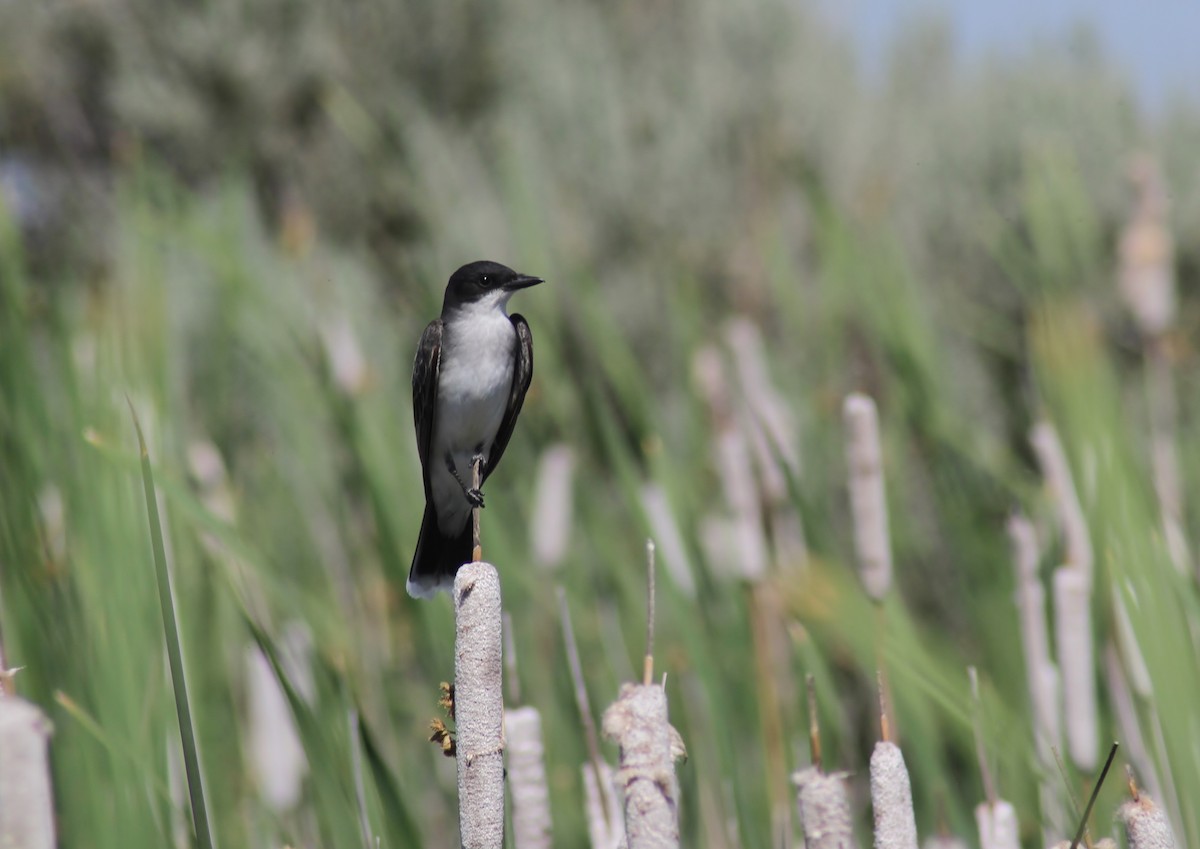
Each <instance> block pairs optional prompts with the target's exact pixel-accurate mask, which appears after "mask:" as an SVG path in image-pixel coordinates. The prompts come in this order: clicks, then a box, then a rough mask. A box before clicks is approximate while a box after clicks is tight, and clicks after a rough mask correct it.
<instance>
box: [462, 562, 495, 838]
mask: <svg viewBox="0 0 1200 849" xmlns="http://www.w3.org/2000/svg"><path fill="white" fill-rule="evenodd" d="M454 620H455V637H454V720H455V726H456V728H457V731H458V737H457V744H458V746H457V747H458V755H457V760H458V824H459V830H460V832H461V837H462V846H463V849H500V847H501V846H503V845H504V699H503V695H502V689H501V686H502V679H503V670H502V665H501V658H502V650H501V624H500V623H501V613H500V576H499V575H497V574H496V570H495V568H494V567H493V566H491V565H490V564H488V563H468V564H466V565H465V566H463V567H462V568H461V569H459V570H458V574H457V575H456V576H455V578H454Z"/></svg>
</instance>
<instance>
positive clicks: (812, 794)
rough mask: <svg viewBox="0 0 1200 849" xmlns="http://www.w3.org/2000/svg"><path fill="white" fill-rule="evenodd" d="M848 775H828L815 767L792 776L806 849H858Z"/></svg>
mask: <svg viewBox="0 0 1200 849" xmlns="http://www.w3.org/2000/svg"><path fill="white" fill-rule="evenodd" d="M845 778H846V776H845V774H844V773H833V774H832V775H826V774H825V773H823V772H821V771H820V770H818V769H816V768H815V767H809V768H808V769H802V770H800V771H799V772H797V773H795V774H793V775H792V783H793V784H795V785H796V788H797V790H798V791H799V792H798V794H797V804H798V807H799V809H800V825H801V826H802V827H803V828H804V846H805V849H858V842H857V841H856V840H855V839H854V821H853V818H852V817H851V816H850V802H849V801H848V800H847V799H846V782H845Z"/></svg>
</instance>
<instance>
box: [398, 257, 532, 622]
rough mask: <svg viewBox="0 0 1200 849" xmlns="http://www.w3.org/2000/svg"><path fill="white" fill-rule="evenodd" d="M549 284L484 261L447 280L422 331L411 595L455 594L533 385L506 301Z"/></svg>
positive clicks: (527, 347)
mask: <svg viewBox="0 0 1200 849" xmlns="http://www.w3.org/2000/svg"><path fill="white" fill-rule="evenodd" d="M543 282H545V281H543V280H542V278H540V277H533V276H530V275H528V274H520V273H518V272H516V271H513V270H512V269H511V268H508V267H507V266H504V265H501V264H500V263H498V262H490V261H487V260H480V261H478V262H472V263H468V264H467V265H464V266H462V267H461V268H459V269H458V270H457V271H455V272H454V274H452V275H451V276H450V281H449V282H448V283H447V284H446V294H445V298H444V299H443V301H442V313H441V315H440V316H439V317H438V318H435V319H434V320H433V321H431V322H429V324H428V325H427V326H426V327H425V331H424V333H422V334H421V341H420V343H419V344H418V345H417V355H416V358H415V360H414V362H413V375H412V390H413V425H414V427H415V429H416V434H417V452H418V454H419V455H420V458H421V476H422V479H423V482H424V485H425V514H424V516H423V517H422V519H421V532H420V535H419V536H418V537H417V548H416V552H415V553H414V555H413V561H412V568H411V569H410V570H409V573H408V581H407V583H406V586H405V588H406V589H407V590H408V594H409V595H410V596H412V597H413V598H432V597H433V596H435V595H436V594H437V593H438V591H439V590H446V591H450V590H452V588H453V586H454V576H455V574H456V573H457V572H458V569H459V567H460V566H462V565H463V564H464V563H467V562H470V560H471V555H472V539H471V536H472V535H471V511H472V510H473V509H474V508H475V507H483V492H482V491H481V489H476V488H474V487H473V486H472V479H471V473H472V466H473V464H474V463H475V462H476V461H478V462H479V463H480V466H481V469H480V472H481V473H480V487H481V488H482V484H483V481H486V480H487V479H488V477H489V476H490V475H491V473H492V472H493V471H495V470H496V466H498V465H499V463H500V458H501V457H502V456H504V449H505V448H507V447H508V441H509V439H510V438H511V437H512V434H513V428H514V426H515V425H516V423H517V416H518V415H520V413H521V407H522V405H523V404H524V403H525V393H526V392H527V391H528V389H529V383H530V381H531V380H532V379H533V334H532V333H531V331H530V329H529V323H528V322H527V321H526V320H525V318H524V317H523V316H521V315H520V314H519V313H513V314H512V315H509V314H508V310H507V307H508V299H509V298H511V297H512V296H513V294H514V293H516V292H518V291H520V290H521V289H527V288H529V287H530V286H536V285H537V284H539V283H543Z"/></svg>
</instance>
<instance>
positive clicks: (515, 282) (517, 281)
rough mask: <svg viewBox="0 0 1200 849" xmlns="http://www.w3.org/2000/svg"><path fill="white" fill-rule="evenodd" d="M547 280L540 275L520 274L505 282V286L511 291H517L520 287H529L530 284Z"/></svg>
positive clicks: (534, 284) (533, 284)
mask: <svg viewBox="0 0 1200 849" xmlns="http://www.w3.org/2000/svg"><path fill="white" fill-rule="evenodd" d="M545 282H546V281H545V280H543V279H542V278H540V277H529V276H528V275H525V274H518V275H517V276H516V277H514V278H513V279H512V280H509V281H508V282H507V283H505V284H504V288H505V289H507V290H508V291H510V292H515V291H517V290H518V289H528V288H529V287H530V286H536V285H537V284H539V283H545Z"/></svg>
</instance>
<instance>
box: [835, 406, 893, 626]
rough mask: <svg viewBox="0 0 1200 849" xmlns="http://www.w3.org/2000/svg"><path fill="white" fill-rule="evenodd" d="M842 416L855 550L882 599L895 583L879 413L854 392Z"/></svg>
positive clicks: (870, 589) (866, 579)
mask: <svg viewBox="0 0 1200 849" xmlns="http://www.w3.org/2000/svg"><path fill="white" fill-rule="evenodd" d="M842 419H843V422H844V425H845V428H846V467H847V471H848V473H849V488H850V512H851V514H852V515H853V517H854V550H855V553H856V554H857V556H858V568H859V574H860V575H861V577H862V582H863V586H864V587H865V588H866V591H867V595H869V596H870V597H871V598H872V599H873V600H875V601H877V602H880V601H883V599H884V597H885V596H886V595H887V593H888V590H890V589H891V586H892V546H891V540H890V537H889V535H888V514H887V495H886V492H885V490H884V480H883V449H882V447H881V446H880V440H879V414H878V412H877V411H876V409H875V402H874V401H873V400H871V398H869V397H868V396H866V395H862V394H858V393H855V394H853V395H849V396H847V397H846V401H845V403H844V404H843V405H842Z"/></svg>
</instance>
